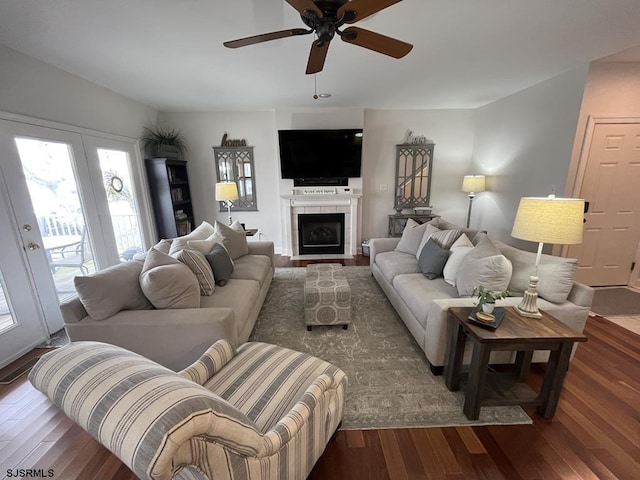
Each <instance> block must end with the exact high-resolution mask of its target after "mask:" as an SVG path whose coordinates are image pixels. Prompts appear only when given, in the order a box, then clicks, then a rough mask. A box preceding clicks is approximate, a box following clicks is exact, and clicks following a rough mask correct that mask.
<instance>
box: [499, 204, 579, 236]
mask: <svg viewBox="0 0 640 480" xmlns="http://www.w3.org/2000/svg"><path fill="white" fill-rule="evenodd" d="M583 217H584V200H582V199H578V198H555V197H554V196H553V195H549V196H548V197H523V198H521V199H520V205H519V206H518V212H517V213H516V219H515V221H514V223H513V230H512V231H511V236H512V237H514V238H519V239H521V240H529V241H532V242H540V243H555V244H560V245H571V244H576V243H581V242H582V231H583Z"/></svg>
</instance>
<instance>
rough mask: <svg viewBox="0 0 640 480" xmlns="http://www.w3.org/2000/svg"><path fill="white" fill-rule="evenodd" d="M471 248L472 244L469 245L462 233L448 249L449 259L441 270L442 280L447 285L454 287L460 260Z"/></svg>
mask: <svg viewBox="0 0 640 480" xmlns="http://www.w3.org/2000/svg"><path fill="white" fill-rule="evenodd" d="M472 248H473V243H471V240H469V237H467V235H466V234H464V233H463V234H462V235H460V237H459V238H458V239H457V240H456V241H455V242H454V243H453V245H451V248H450V249H449V251H450V253H449V259H448V260H447V263H446V264H445V266H444V269H443V270H442V275H443V276H444V280H445V281H446V282H447V283H448V284H449V285H453V286H454V287H455V286H456V276H457V275H458V270H459V269H460V264H461V263H462V259H463V258H464V257H465V255H466V254H467V253H469V252H470V251H471V249H472Z"/></svg>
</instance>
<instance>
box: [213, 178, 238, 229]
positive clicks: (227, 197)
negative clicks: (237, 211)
mask: <svg viewBox="0 0 640 480" xmlns="http://www.w3.org/2000/svg"><path fill="white" fill-rule="evenodd" d="M237 199H238V185H236V182H219V183H216V200H217V201H218V202H224V203H225V205H226V207H227V215H229V225H231V223H232V222H233V219H232V218H231V205H232V202H233V201H234V200H237Z"/></svg>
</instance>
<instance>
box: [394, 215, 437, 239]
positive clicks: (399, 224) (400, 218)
mask: <svg viewBox="0 0 640 480" xmlns="http://www.w3.org/2000/svg"><path fill="white" fill-rule="evenodd" d="M438 216H439V215H434V214H433V213H425V214H422V213H407V214H403V213H395V214H392V215H388V217H389V228H388V232H387V234H388V235H389V236H390V237H401V236H402V231H403V230H404V227H405V225H406V224H407V220H409V219H410V218H411V219H413V220H415V221H416V222H418V223H425V222H428V221H429V220H431V219H433V218H436V217H438Z"/></svg>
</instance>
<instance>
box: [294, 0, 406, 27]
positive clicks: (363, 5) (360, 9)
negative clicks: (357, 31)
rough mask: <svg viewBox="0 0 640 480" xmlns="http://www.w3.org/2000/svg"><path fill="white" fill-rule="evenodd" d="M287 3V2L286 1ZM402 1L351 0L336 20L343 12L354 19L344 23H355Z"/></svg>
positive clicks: (342, 7)
mask: <svg viewBox="0 0 640 480" xmlns="http://www.w3.org/2000/svg"><path fill="white" fill-rule="evenodd" d="M287 1H288V0H287ZM401 1H402V0H351V1H350V2H347V3H345V4H344V5H343V6H341V7H340V8H339V9H338V18H342V15H343V14H344V12H355V17H354V18H352V19H350V20H348V21H347V22H345V23H356V22H359V21H360V20H362V19H363V18H367V17H368V16H369V15H373V14H374V13H378V12H379V11H380V10H384V9H385V8H387V7H390V6H391V5H395V4H396V3H398V2H401Z"/></svg>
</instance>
